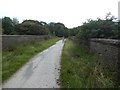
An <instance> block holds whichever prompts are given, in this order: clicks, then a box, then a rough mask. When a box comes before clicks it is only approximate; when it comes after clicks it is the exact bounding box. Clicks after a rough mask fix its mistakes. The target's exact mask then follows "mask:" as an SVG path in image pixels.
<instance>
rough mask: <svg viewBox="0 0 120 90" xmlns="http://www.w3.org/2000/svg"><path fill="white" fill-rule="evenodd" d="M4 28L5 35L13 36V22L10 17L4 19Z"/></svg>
mask: <svg viewBox="0 0 120 90" xmlns="http://www.w3.org/2000/svg"><path fill="white" fill-rule="evenodd" d="M2 28H3V30H4V31H3V33H4V34H11V33H12V32H13V31H14V26H13V22H12V20H11V19H10V18H9V17H4V18H2Z"/></svg>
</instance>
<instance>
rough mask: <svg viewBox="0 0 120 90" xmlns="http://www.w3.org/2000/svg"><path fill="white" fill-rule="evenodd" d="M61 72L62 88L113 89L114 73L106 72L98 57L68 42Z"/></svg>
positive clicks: (64, 49) (63, 54)
mask: <svg viewBox="0 0 120 90" xmlns="http://www.w3.org/2000/svg"><path fill="white" fill-rule="evenodd" d="M61 59H62V61H61V71H60V73H61V74H60V82H61V88H113V87H114V82H113V80H112V75H113V74H114V72H112V71H109V70H106V71H105V70H104V69H103V68H102V66H101V65H99V63H98V59H99V58H98V57H97V56H96V55H93V54H90V53H88V52H87V51H86V50H85V49H84V48H81V46H80V45H78V44H76V43H74V42H73V41H71V40H66V42H65V46H64V48H63V53H62V58H61Z"/></svg>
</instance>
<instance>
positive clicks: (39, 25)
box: [2, 17, 68, 37]
mask: <svg viewBox="0 0 120 90" xmlns="http://www.w3.org/2000/svg"><path fill="white" fill-rule="evenodd" d="M2 34H6V35H48V34H50V35H52V36H58V37H62V36H65V37H68V28H67V27H65V25H64V24H63V23H55V22H50V23H48V24H47V23H46V22H43V21H37V20H24V21H23V22H22V23H19V21H18V20H17V19H16V18H13V19H11V18H10V17H4V18H2Z"/></svg>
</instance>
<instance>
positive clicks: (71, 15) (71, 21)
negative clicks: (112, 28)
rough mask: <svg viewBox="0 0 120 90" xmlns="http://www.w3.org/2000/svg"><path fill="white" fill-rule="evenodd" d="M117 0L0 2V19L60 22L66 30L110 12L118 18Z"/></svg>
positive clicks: (18, 0) (27, 0) (25, 0)
mask: <svg viewBox="0 0 120 90" xmlns="http://www.w3.org/2000/svg"><path fill="white" fill-rule="evenodd" d="M118 1H119V0H0V17H4V16H8V17H11V18H13V17H16V18H17V19H18V20H19V21H20V22H22V21H23V20H25V19H33V20H38V21H45V22H47V23H49V22H61V23H64V24H65V26H67V27H68V28H72V27H76V26H79V25H81V24H82V22H85V21H86V20H87V19H89V18H91V19H96V18H98V17H100V18H105V15H106V13H108V12H111V13H112V14H113V15H114V16H116V17H118Z"/></svg>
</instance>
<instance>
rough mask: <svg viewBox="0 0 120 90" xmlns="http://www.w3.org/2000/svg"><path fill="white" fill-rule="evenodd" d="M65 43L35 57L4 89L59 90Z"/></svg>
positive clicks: (60, 42) (5, 84)
mask: <svg viewBox="0 0 120 90" xmlns="http://www.w3.org/2000/svg"><path fill="white" fill-rule="evenodd" d="M63 45H64V43H62V41H61V40H60V41H58V42H56V44H55V45H53V46H51V47H50V48H48V49H46V50H44V51H43V52H41V53H39V54H37V55H36V56H35V57H33V58H32V59H31V60H30V61H29V62H28V63H27V64H25V65H24V66H23V67H22V68H21V69H20V70H18V71H17V72H16V73H15V74H14V75H13V76H12V77H11V78H10V79H9V80H8V81H7V82H5V83H4V84H3V86H2V87H3V88H59V85H58V83H57V81H58V79H59V70H60V59H61V52H62V48H63Z"/></svg>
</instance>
